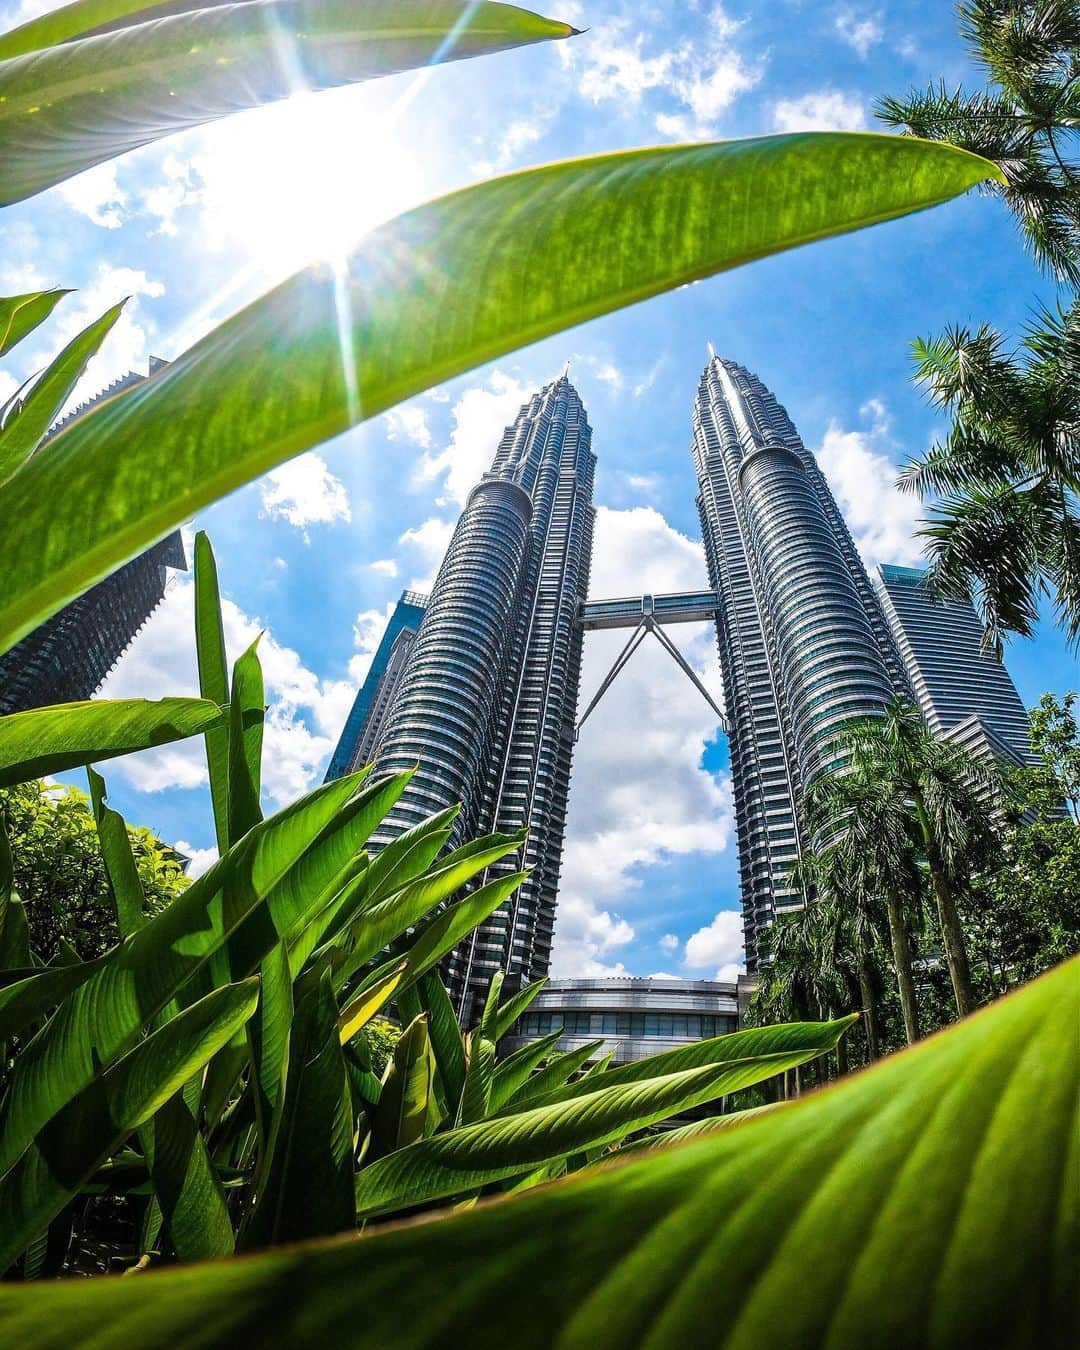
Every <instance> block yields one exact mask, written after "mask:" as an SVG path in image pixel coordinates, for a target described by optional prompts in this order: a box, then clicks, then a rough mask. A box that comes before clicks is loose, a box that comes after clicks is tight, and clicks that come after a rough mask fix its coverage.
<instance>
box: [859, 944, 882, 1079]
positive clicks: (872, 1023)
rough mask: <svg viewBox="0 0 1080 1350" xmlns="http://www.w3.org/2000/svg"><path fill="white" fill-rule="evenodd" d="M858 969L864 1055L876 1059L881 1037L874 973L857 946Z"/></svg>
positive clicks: (864, 953) (862, 951) (863, 952)
mask: <svg viewBox="0 0 1080 1350" xmlns="http://www.w3.org/2000/svg"><path fill="white" fill-rule="evenodd" d="M857 961H858V967H859V997H860V999H861V1000H862V1005H863V1012H864V1013H865V1019H864V1020H865V1022H866V1053H867V1055H868V1056H869V1057H870V1059H877V1057H878V1047H879V1046H880V1044H881V1036H880V1033H879V1031H878V1015H877V997H876V996H875V994H874V973H873V970H872V969H871V966H870V960H869V957H868V956H867V955H866V952H865V951H864V949H863V948H862V946H861V944H860V946H859V950H858V955H857Z"/></svg>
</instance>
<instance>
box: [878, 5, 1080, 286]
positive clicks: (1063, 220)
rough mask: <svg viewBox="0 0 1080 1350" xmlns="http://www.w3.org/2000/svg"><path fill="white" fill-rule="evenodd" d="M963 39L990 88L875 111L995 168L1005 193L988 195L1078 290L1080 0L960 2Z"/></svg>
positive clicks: (881, 105)
mask: <svg viewBox="0 0 1080 1350" xmlns="http://www.w3.org/2000/svg"><path fill="white" fill-rule="evenodd" d="M957 11H958V14H959V19H960V32H961V36H962V37H963V38H964V41H965V42H966V44H967V46H968V48H969V50H970V51H971V54H972V56H973V58H974V60H975V62H976V64H977V65H979V66H981V67H982V69H983V71H984V72H985V74H986V76H987V78H988V84H987V87H985V88H983V89H980V90H979V91H978V92H976V93H967V92H965V91H964V89H963V88H962V87H959V86H958V87H957V88H956V89H955V90H953V91H951V92H950V91H949V90H948V89H947V88H946V87H945V84H944V82H942V83H941V84H940V85H938V86H935V85H933V84H931V85H930V87H929V88H928V89H927V90H926V91H925V92H921V91H919V90H915V89H913V90H912V91H911V92H910V93H909V94H908V95H907V97H906V98H883V99H880V100H879V101H878V104H877V107H876V109H875V111H876V113H877V115H878V117H879V118H881V120H882V121H884V122H887V123H888V124H889V125H890V126H896V127H901V128H903V130H904V131H905V132H907V133H909V134H910V135H912V136H923V137H925V138H927V139H928V140H935V141H950V142H951V143H952V144H953V145H959V146H962V147H963V148H964V149H965V150H972V151H974V152H975V153H976V154H979V155H983V156H985V158H987V159H990V160H993V161H994V162H995V163H996V164H997V165H998V167H999V168H1000V169H1001V171H1002V175H1003V177H1004V179H1005V181H1004V183H1001V184H993V185H990V186H989V187H987V188H986V191H988V192H990V193H993V194H994V195H996V196H999V197H1002V198H1003V199H1004V200H1005V202H1006V203H1007V205H1008V206H1009V208H1010V210H1011V211H1012V212H1013V214H1014V215H1015V216H1016V218H1017V221H1018V223H1019V225H1020V228H1021V230H1022V232H1023V234H1024V236H1025V239H1026V242H1027V245H1028V247H1029V249H1030V250H1031V252H1032V254H1033V255H1034V257H1035V259H1036V260H1037V262H1038V263H1039V264H1040V265H1041V266H1043V267H1046V268H1048V269H1049V270H1050V271H1051V272H1052V273H1053V274H1054V275H1055V276H1056V277H1057V278H1058V279H1059V280H1062V281H1067V282H1070V283H1071V284H1072V285H1074V286H1075V285H1077V284H1078V283H1080V166H1078V164H1077V162H1076V160H1075V159H1074V158H1070V155H1069V152H1070V149H1071V148H1072V146H1073V144H1074V140H1073V138H1074V137H1075V135H1076V132H1077V130H1078V128H1080V56H1078V52H1080V8H1078V6H1077V4H1076V0H961V3H960V4H959V5H958V6H957Z"/></svg>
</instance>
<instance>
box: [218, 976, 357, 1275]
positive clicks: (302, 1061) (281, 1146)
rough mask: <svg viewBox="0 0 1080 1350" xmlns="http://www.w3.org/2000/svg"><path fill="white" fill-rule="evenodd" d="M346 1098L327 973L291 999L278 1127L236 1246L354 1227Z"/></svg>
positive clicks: (334, 1006)
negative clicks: (285, 1080) (270, 1156)
mask: <svg viewBox="0 0 1080 1350" xmlns="http://www.w3.org/2000/svg"><path fill="white" fill-rule="evenodd" d="M352 1160H353V1124H352V1099H351V1095H350V1092H349V1080H348V1076H347V1074H346V1071H345V1060H344V1058H343V1057H342V1053H341V1042H340V1040H339V1039H338V1026H337V1003H336V1002H335V1000H334V991H333V988H332V986H331V983H330V975H329V972H323V974H322V976H321V978H319V979H318V980H314V979H313V980H311V981H310V982H309V987H308V988H307V989H306V990H305V991H304V992H303V993H301V995H300V997H299V998H298V1000H297V1005H296V1015H295V1017H294V1018H293V1026H292V1036H291V1038H290V1043H289V1075H288V1084H287V1086H286V1089H285V1105H284V1110H283V1114H282V1122H281V1128H280V1130H278V1132H277V1138H276V1141H275V1147H274V1154H273V1159H272V1161H271V1163H270V1170H269V1174H268V1176H267V1180H266V1186H265V1188H264V1190H263V1193H262V1195H260V1196H257V1197H256V1203H255V1209H254V1212H253V1213H252V1216H251V1220H250V1222H249V1223H248V1226H247V1227H246V1229H245V1230H244V1232H243V1234H242V1236H241V1240H240V1245H241V1247H243V1248H244V1249H245V1250H250V1249H251V1248H252V1247H261V1246H265V1245H269V1244H271V1243H278V1242H295V1241H299V1240H300V1239H301V1238H308V1237H319V1236H322V1235H324V1234H327V1233H340V1232H341V1231H342V1230H343V1229H346V1228H352V1227H353V1225H354V1219H353V1212H352V1194H351V1191H352V1175H353V1166H352Z"/></svg>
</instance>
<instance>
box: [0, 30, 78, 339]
mask: <svg viewBox="0 0 1080 1350" xmlns="http://www.w3.org/2000/svg"><path fill="white" fill-rule="evenodd" d="M2 42H3V38H0V43H2ZM70 294H71V292H70V291H61V290H51V291H29V292H27V294H26V295H9V296H0V356H5V355H6V354H7V353H8V352H9V351H11V349H12V347H14V346H15V344H16V343H18V342H21V341H22V340H23V338H24V337H26V335H27V334H28V333H32V332H33V331H34V329H35V328H37V326H38V325H39V324H42V323H44V322H45V320H46V319H47V318H48V317H49V315H50V314H51V313H52V312H53V310H54V309H55V308H56V306H57V305H58V304H59V303H60V301H61V300H63V298H64V296H65V295H70Z"/></svg>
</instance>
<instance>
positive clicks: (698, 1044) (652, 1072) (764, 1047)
mask: <svg viewBox="0 0 1080 1350" xmlns="http://www.w3.org/2000/svg"><path fill="white" fill-rule="evenodd" d="M857 1020H858V1019H857V1016H856V1014H854V1013H853V1014H852V1015H851V1016H850V1017H841V1018H838V1019H837V1020H836V1021H834V1022H792V1023H787V1024H782V1025H780V1026H771V1027H752V1028H750V1029H749V1030H747V1031H735V1032H732V1033H731V1034H730V1035H728V1036H714V1037H712V1038H711V1039H709V1040H705V1041H692V1042H691V1043H690V1044H689V1045H684V1046H680V1047H679V1048H678V1049H676V1050H665V1051H663V1052H662V1053H661V1054H658V1055H647V1056H646V1057H645V1058H644V1059H638V1060H634V1061H633V1062H632V1063H630V1064H624V1065H622V1066H621V1068H618V1069H610V1070H609V1071H608V1072H607V1073H605V1074H604V1076H603V1080H602V1081H598V1080H596V1079H590V1078H585V1077H583V1078H581V1079H579V1080H578V1081H577V1082H576V1083H571V1084H570V1085H569V1086H568V1087H557V1088H554V1089H553V1090H551V1091H545V1090H543V1089H541V1088H539V1087H538V1086H537V1085H538V1083H539V1078H536V1079H534V1080H533V1081H532V1082H531V1083H529V1084H528V1086H527V1088H526V1091H525V1092H524V1093H523V1094H522V1096H521V1097H520V1098H519V1099H518V1101H517V1102H514V1103H511V1105H510V1106H509V1107H507V1108H505V1109H504V1114H505V1112H506V1111H517V1110H521V1109H522V1108H523V1107H534V1106H545V1105H547V1104H548V1103H550V1102H555V1101H559V1102H563V1101H570V1100H572V1099H574V1098H577V1097H587V1096H588V1095H589V1093H591V1092H595V1091H596V1090H597V1089H599V1088H601V1087H603V1088H608V1087H611V1086H612V1085H613V1084H621V1083H636V1082H640V1081H641V1080H642V1079H646V1078H656V1077H659V1076H661V1075H663V1074H669V1073H681V1072H682V1071H683V1070H685V1069H698V1068H701V1067H703V1066H704V1065H707V1064H717V1065H720V1064H726V1065H728V1066H729V1067H730V1072H731V1086H730V1087H726V1088H725V1089H724V1091H725V1092H735V1091H737V1090H738V1089H739V1088H743V1087H749V1086H750V1085H751V1084H752V1083H759V1082H761V1081H762V1079H764V1078H771V1077H772V1076H773V1075H774V1074H777V1073H783V1072H784V1071H785V1070H786V1069H794V1068H796V1067H797V1066H798V1065H800V1064H805V1063H806V1062H807V1060H810V1059H814V1058H816V1057H817V1056H818V1055H823V1054H825V1053H827V1052H828V1051H829V1050H832V1049H834V1048H835V1046H836V1043H837V1041H838V1040H839V1039H840V1037H841V1036H842V1035H843V1034H844V1032H845V1031H846V1030H847V1028H848V1027H849V1026H851V1024H852V1023H853V1022H855V1021H857Z"/></svg>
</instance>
